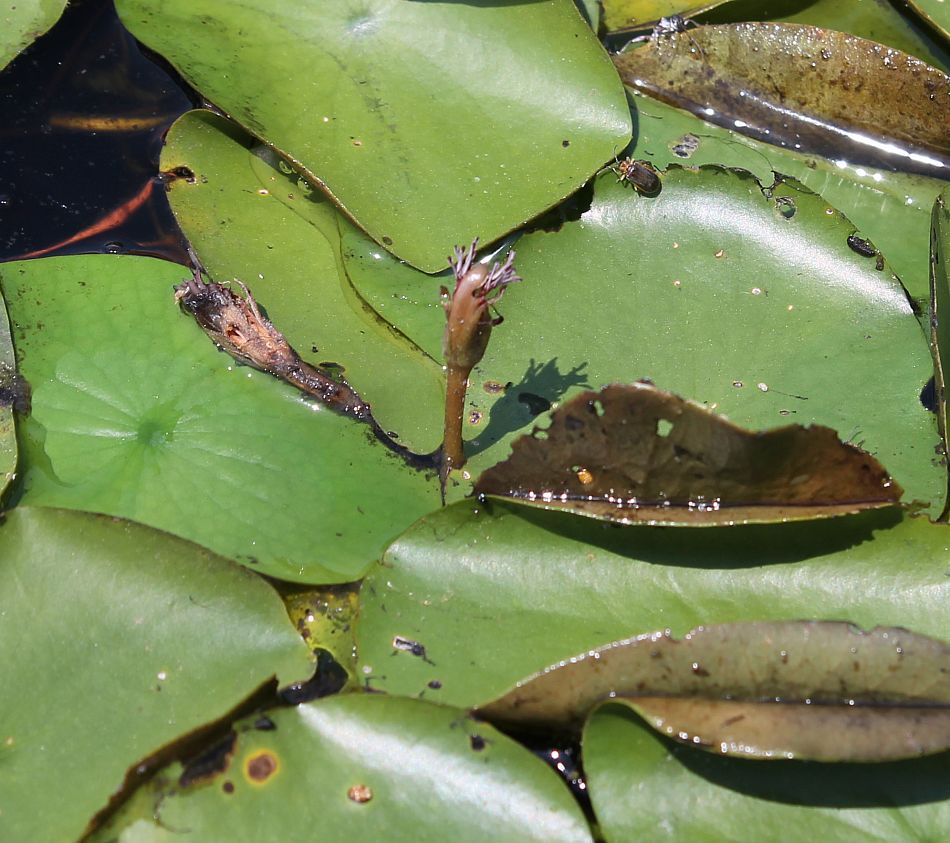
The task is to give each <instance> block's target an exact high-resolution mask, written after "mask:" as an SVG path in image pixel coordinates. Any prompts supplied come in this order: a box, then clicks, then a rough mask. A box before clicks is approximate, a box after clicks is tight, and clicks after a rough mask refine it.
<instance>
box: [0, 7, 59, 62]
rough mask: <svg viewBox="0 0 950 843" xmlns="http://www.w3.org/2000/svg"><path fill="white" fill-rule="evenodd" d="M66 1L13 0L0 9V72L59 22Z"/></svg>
mask: <svg viewBox="0 0 950 843" xmlns="http://www.w3.org/2000/svg"><path fill="white" fill-rule="evenodd" d="M65 8H66V0H16V2H15V3H5V4H4V5H3V7H2V9H0V69H3V68H4V67H6V66H7V65H8V64H9V63H10V62H11V61H12V60H13V59H14V58H15V57H16V56H17V55H19V53H20V52H22V51H23V50H25V49H26V48H27V47H29V46H30V44H32V43H33V42H34V41H35V40H36V39H37V38H39V37H40V36H41V35H42V34H43V33H45V32H46V31H47V30H49V28H50V27H51V26H52V25H53V24H54V23H56V21H58V20H59V17H60V15H62V13H63V9H65Z"/></svg>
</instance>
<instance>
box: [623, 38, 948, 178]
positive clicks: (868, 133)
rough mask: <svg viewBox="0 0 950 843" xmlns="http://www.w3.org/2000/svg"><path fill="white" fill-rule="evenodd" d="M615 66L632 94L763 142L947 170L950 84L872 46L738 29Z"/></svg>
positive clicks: (644, 50) (654, 49) (655, 43)
mask: <svg viewBox="0 0 950 843" xmlns="http://www.w3.org/2000/svg"><path fill="white" fill-rule="evenodd" d="M614 63H615V64H616V65H617V69H618V71H619V72H620V75H621V77H622V78H623V79H624V81H625V82H626V83H627V84H628V85H630V86H631V87H634V88H637V89H638V90H642V91H646V92H648V93H650V95H651V96H654V97H657V98H659V99H663V100H664V101H666V102H669V103H671V104H673V105H677V106H680V107H683V108H688V109H689V110H691V111H693V112H694V113H702V114H703V115H706V116H708V117H709V119H710V120H711V122H714V123H718V124H720V125H727V126H729V127H730V128H731V127H733V126H734V127H736V128H741V130H742V132H743V133H745V134H749V135H752V136H754V137H757V138H759V139H768V140H769V141H770V142H772V143H780V144H782V145H785V146H789V147H792V148H794V149H803V148H804V149H807V150H813V151H816V152H818V153H819V154H823V155H825V156H827V157H833V156H836V155H837V154H840V151H841V150H842V149H844V150H846V152H845V154H844V157H846V158H849V159H851V158H852V157H853V158H854V159H856V160H859V161H862V162H865V161H866V162H868V163H873V164H877V165H879V166H880V164H881V163H882V162H883V163H885V164H892V165H894V166H897V167H898V168H900V169H909V170H914V171H920V172H924V173H927V174H930V175H945V174H946V173H947V172H948V168H950V141H948V140H947V136H946V124H947V122H948V121H950V97H948V94H950V78H948V77H947V75H946V74H945V73H943V72H942V71H940V70H937V69H936V68H933V67H930V66H929V65H927V64H926V63H924V62H922V61H921V60H920V59H917V58H914V57H913V56H909V55H907V54H906V53H902V52H900V51H899V50H895V49H893V48H890V47H885V46H884V45H882V44H877V43H875V42H873V41H867V40H865V39H863V38H856V37H855V36H853V35H847V34H845V33H840V32H835V31H832V30H827V29H820V28H817V27H813V26H801V25H797V24H775V23H755V22H752V23H740V24H733V25H725V26H709V27H699V28H697V29H693V30H690V31H688V32H684V33H673V34H672V35H669V36H665V37H661V38H658V39H654V40H651V41H650V42H649V43H648V44H646V45H644V46H642V47H640V48H639V49H633V50H629V51H627V52H626V53H623V54H621V55H618V56H615V57H614ZM700 70H701V72H700Z"/></svg>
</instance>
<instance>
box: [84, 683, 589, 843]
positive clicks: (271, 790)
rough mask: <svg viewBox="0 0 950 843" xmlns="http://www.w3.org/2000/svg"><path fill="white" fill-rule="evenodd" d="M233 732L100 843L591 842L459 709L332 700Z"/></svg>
mask: <svg viewBox="0 0 950 843" xmlns="http://www.w3.org/2000/svg"><path fill="white" fill-rule="evenodd" d="M268 718H269V720H270V721H271V725H270V727H268V729H267V730H265V731H261V730H259V729H258V730H255V729H253V728H249V727H248V726H249V724H244V725H239V726H238V727H237V730H236V731H237V733H236V735H235V736H234V742H233V744H232V748H231V754H230V755H228V757H227V758H226V759H225V760H224V764H225V765H226V766H225V768H224V769H222V770H220V771H216V772H215V774H214V775H213V776H212V777H210V778H204V779H202V780H201V782H200V783H199V784H198V785H197V786H184V787H183V786H181V784H180V783H179V782H180V781H181V775H182V773H183V772H184V773H186V774H187V770H185V771H183V770H182V768H181V767H180V766H175V767H172V768H170V769H168V770H165V771H163V772H162V773H161V774H160V775H159V777H158V778H157V779H156V780H155V781H153V782H152V783H150V785H149V786H148V789H147V790H146V791H145V792H144V793H143V794H142V795H141V796H139V797H138V798H137V799H136V800H135V802H133V803H132V804H130V805H129V806H128V809H127V810H125V811H124V812H123V814H122V815H120V816H119V817H117V818H116V819H115V820H114V821H113V822H112V823H111V824H110V826H109V827H107V828H105V829H103V831H102V832H101V833H100V834H98V835H96V836H95V837H94V838H93V841H99V843H105V841H116V843H139V841H155V842H156V843H157V841H165V840H168V841H171V840H177V839H179V835H180V830H181V829H188V830H189V832H190V833H191V834H192V835H194V836H195V837H196V838H197V839H200V840H202V841H217V840H221V841H224V840H227V841H230V843H242V841H248V843H251V841H260V840H283V839H296V838H299V837H300V836H301V829H307V828H314V829H316V828H318V829H319V838H320V840H324V841H327V843H334V841H341V843H342V842H343V841H345V843H359V842H360V841H377V840H387V841H394V843H395V841H406V843H428V841H445V840H452V841H459V843H467V841H476V840H479V841H482V840H519V841H520V840H523V841H545V843H548V842H549V841H553V843H568V841H570V842H571V843H580V842H581V841H586V843H590V839H591V837H590V831H589V829H588V825H587V821H586V819H585V818H584V815H583V813H582V812H581V809H580V807H579V806H578V804H577V803H576V802H575V801H574V799H573V798H572V797H571V795H570V793H569V792H568V790H567V788H565V787H564V786H563V784H562V783H561V782H560V781H559V780H558V777H557V775H556V774H555V773H554V772H553V771H551V770H550V769H548V768H547V767H546V766H545V765H544V763H543V762H541V761H540V760H539V759H537V758H535V757H534V756H532V754H531V753H530V752H528V751H527V750H526V749H524V748H523V747H521V746H519V745H518V744H516V743H515V742H514V741H512V740H511V739H510V738H507V737H505V735H503V734H501V733H500V732H498V731H496V730H495V729H493V728H492V727H491V726H489V725H488V724H486V723H477V722H475V721H473V720H471V719H470V718H468V717H466V715H465V713H464V712H462V711H459V710H458V709H453V708H447V707H444V706H438V705H432V704H431V703H426V702H420V701H418V700H406V699H398V698H387V697H376V696H370V695H363V694H344V695H342V696H338V697H332V698H328V699H324V700H321V701H319V702H316V703H311V704H306V705H301V706H299V707H297V708H293V709H286V710H282V711H274V712H271V713H269V714H268Z"/></svg>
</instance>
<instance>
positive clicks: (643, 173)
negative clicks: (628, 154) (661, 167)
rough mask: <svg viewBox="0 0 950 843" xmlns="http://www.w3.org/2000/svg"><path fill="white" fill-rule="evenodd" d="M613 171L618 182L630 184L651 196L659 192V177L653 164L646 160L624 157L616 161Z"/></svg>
mask: <svg viewBox="0 0 950 843" xmlns="http://www.w3.org/2000/svg"><path fill="white" fill-rule="evenodd" d="M614 172H615V173H616V174H617V181H618V182H627V184H632V185H633V186H634V187H635V188H636V189H637V190H638V191H639V192H640V193H645V194H647V195H649V196H653V195H655V194H657V193H659V192H660V177H659V175H658V174H657V172H656V170H655V169H654V168H653V165H652V164H648V163H647V162H646V161H635V160H634V159H633V158H624V159H623V161H618V162H617V166H616V168H614Z"/></svg>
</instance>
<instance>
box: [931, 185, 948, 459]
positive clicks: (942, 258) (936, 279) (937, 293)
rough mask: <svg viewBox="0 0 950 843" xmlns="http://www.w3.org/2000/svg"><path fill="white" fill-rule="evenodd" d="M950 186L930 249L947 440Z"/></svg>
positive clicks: (937, 387) (940, 404)
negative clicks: (949, 205)
mask: <svg viewBox="0 0 950 843" xmlns="http://www.w3.org/2000/svg"><path fill="white" fill-rule="evenodd" d="M948 203H950V188H947V189H946V190H944V191H943V193H941V194H940V196H938V197H937V199H936V200H935V201H934V207H933V229H932V234H931V236H932V243H931V249H930V260H931V264H930V349H931V352H932V353H933V358H934V393H935V395H934V398H935V403H936V407H937V420H938V421H939V423H940V433H941V435H942V436H943V441H944V453H945V454H946V452H947V442H948V441H950V429H948V426H947V376H948V375H950V270H948V265H947V262H948V261H950V209H948V207H947V205H948Z"/></svg>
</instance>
